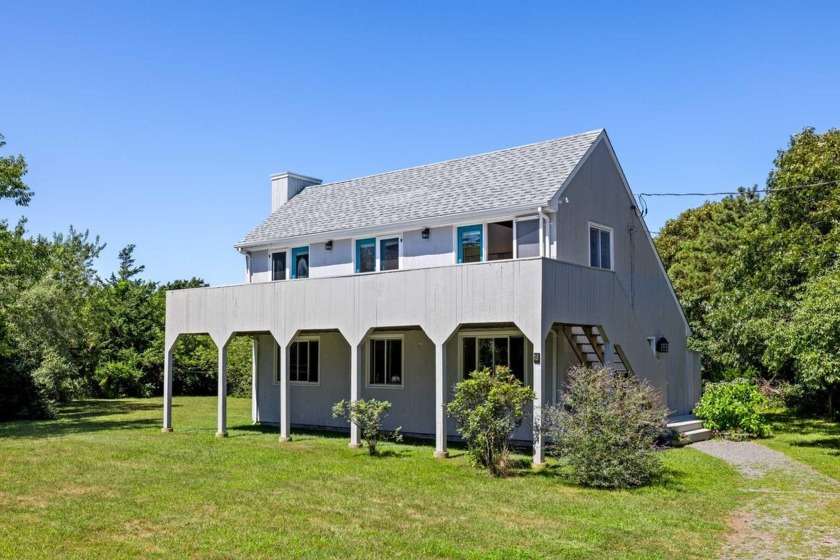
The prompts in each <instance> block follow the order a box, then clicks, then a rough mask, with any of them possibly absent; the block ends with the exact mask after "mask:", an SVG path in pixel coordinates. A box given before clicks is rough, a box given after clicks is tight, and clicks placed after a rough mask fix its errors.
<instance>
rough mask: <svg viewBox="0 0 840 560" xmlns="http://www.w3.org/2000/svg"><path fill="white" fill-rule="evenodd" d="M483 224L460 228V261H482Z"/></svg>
mask: <svg viewBox="0 0 840 560" xmlns="http://www.w3.org/2000/svg"><path fill="white" fill-rule="evenodd" d="M483 229H484V227H483V226H482V225H481V224H478V225H475V226H462V227H459V228H458V262H459V263H471V262H481V253H482V239H481V238H482V231H483Z"/></svg>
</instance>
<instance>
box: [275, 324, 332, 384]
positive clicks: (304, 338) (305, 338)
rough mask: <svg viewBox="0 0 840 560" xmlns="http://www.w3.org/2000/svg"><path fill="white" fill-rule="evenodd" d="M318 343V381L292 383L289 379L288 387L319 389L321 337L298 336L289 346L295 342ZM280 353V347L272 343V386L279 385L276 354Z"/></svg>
mask: <svg viewBox="0 0 840 560" xmlns="http://www.w3.org/2000/svg"><path fill="white" fill-rule="evenodd" d="M312 341H315V342H317V343H318V381H292V380H291V379H289V384H290V385H300V386H303V387H319V386H320V385H321V337H320V336H299V337H295V338H294V339H293V340H292V342H291V344H294V343H295V342H312ZM279 353H280V345H279V344H277V342H276V341H275V342H274V352H273V357H272V360H273V361H274V384H275V385H280V368H279V364H278V363H277V354H279Z"/></svg>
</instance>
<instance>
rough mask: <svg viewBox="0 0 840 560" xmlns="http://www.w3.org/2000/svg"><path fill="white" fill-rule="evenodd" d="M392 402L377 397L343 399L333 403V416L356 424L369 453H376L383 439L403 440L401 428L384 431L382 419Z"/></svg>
mask: <svg viewBox="0 0 840 560" xmlns="http://www.w3.org/2000/svg"><path fill="white" fill-rule="evenodd" d="M390 408H391V403H389V402H388V401H378V400H376V399H368V400H364V399H359V400H356V401H347V400H343V401H341V402H337V403H335V405H333V409H332V413H333V418H344V419H345V420H346V421H347V422H349V423H351V424H355V425H356V426H358V427H359V431H360V432H361V433H362V439H364V440H365V443H366V444H367V448H368V453H370V454H371V455H376V454H377V453H378V452H379V449H378V446H379V444H380V443H381V442H382V441H385V440H389V439H390V440H393V441H402V436H401V435H400V430H401V429H402V428H397V429H396V430H394V431H393V432H391V433H390V435H389V434H386V433H385V432H383V431H382V420H383V419H384V418H385V417H386V416H388V410H389V409H390Z"/></svg>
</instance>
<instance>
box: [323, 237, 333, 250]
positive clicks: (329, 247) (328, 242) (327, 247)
mask: <svg viewBox="0 0 840 560" xmlns="http://www.w3.org/2000/svg"><path fill="white" fill-rule="evenodd" d="M324 249H326V250H327V251H332V239H330V240H329V241H327V242H326V243H324Z"/></svg>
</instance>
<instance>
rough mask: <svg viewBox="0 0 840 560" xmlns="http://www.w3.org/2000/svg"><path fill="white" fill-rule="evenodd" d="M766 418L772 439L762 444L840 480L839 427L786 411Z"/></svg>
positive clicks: (836, 424)
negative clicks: (771, 429) (770, 427)
mask: <svg viewBox="0 0 840 560" xmlns="http://www.w3.org/2000/svg"><path fill="white" fill-rule="evenodd" d="M767 416H768V419H769V420H770V422H771V423H772V425H773V437H771V438H768V439H764V440H759V441H760V443H762V444H764V445H766V446H767V447H769V448H771V449H775V450H776V451H780V452H782V453H784V454H785V455H789V456H790V457H792V458H794V459H796V460H797V461H802V462H803V463H805V464H806V465H809V466H811V467H813V468H814V469H816V470H818V471H820V472H821V473H823V474H825V475H828V476H830V477H832V478H834V479H837V480H840V423H837V422H830V421H828V420H824V419H819V418H805V417H801V416H796V415H794V414H793V413H791V412H789V411H786V410H783V411H773V412H770V413H769V414H767Z"/></svg>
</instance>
